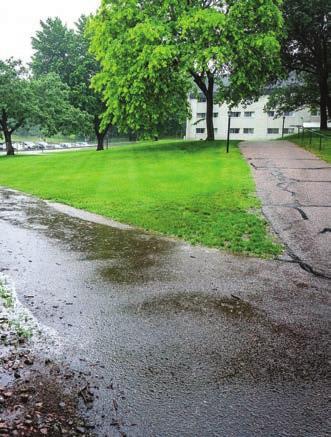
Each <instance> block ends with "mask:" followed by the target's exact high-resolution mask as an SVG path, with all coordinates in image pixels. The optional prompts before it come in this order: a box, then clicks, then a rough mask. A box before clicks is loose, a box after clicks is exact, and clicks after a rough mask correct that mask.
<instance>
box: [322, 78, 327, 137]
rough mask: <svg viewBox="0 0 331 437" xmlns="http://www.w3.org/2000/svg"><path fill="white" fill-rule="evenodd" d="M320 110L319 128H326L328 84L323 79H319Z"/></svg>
mask: <svg viewBox="0 0 331 437" xmlns="http://www.w3.org/2000/svg"><path fill="white" fill-rule="evenodd" d="M320 94H321V100H320V111H321V124H320V129H321V130H326V129H327V128H328V86H327V82H325V81H324V80H323V79H322V80H321V81H320Z"/></svg>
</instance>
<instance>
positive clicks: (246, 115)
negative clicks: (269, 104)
mask: <svg viewBox="0 0 331 437" xmlns="http://www.w3.org/2000/svg"><path fill="white" fill-rule="evenodd" d="M254 114H255V112H254V111H245V112H244V117H247V118H249V117H254Z"/></svg>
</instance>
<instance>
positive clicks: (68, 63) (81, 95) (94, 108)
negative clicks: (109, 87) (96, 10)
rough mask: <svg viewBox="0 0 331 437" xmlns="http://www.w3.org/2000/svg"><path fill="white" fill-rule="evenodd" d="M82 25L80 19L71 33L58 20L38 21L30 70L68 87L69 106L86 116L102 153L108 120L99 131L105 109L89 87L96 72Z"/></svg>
mask: <svg viewBox="0 0 331 437" xmlns="http://www.w3.org/2000/svg"><path fill="white" fill-rule="evenodd" d="M86 22H87V18H86V17H85V16H82V17H80V19H79V21H78V23H77V25H76V28H75V29H74V30H72V29H69V28H68V27H67V26H66V25H65V24H64V23H63V22H62V21H61V20H60V18H48V19H47V20H46V21H41V23H40V24H41V29H40V30H39V31H38V32H37V33H36V35H35V37H34V38H32V47H33V49H34V55H33V57H32V64H31V66H32V71H33V73H34V75H35V77H40V76H42V75H44V74H47V73H50V72H53V73H56V74H58V75H59V76H60V78H61V80H62V81H63V82H64V83H66V84H67V85H68V86H69V89H70V101H71V103H72V104H73V105H74V106H75V107H77V108H79V109H81V110H82V111H84V112H87V113H88V114H90V116H91V117H90V119H91V122H92V125H91V129H93V130H94V133H95V136H96V138H97V150H102V149H103V147H104V139H105V136H106V134H107V132H108V130H109V129H110V127H111V117H110V119H109V120H108V123H106V124H105V125H104V126H103V127H101V114H102V113H103V112H104V111H105V110H106V107H105V104H104V103H103V101H102V99H101V95H100V94H99V93H98V92H96V91H94V90H93V89H92V88H91V86H90V85H91V78H92V77H93V76H94V75H95V74H96V73H97V72H98V71H99V64H98V62H97V61H96V59H95V58H94V56H92V55H91V54H90V53H89V51H88V47H89V40H88V38H87V37H86V36H85V26H86Z"/></svg>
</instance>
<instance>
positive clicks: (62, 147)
mask: <svg viewBox="0 0 331 437" xmlns="http://www.w3.org/2000/svg"><path fill="white" fill-rule="evenodd" d="M60 147H61V149H68V144H67V143H61V144H60Z"/></svg>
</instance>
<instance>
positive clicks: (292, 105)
mask: <svg viewBox="0 0 331 437" xmlns="http://www.w3.org/2000/svg"><path fill="white" fill-rule="evenodd" d="M330 13H331V1H330V0H284V4H283V15H284V23H285V34H284V35H285V37H284V38H283V40H282V50H281V53H282V63H283V69H284V71H283V76H284V77H285V78H287V77H289V76H290V77H291V76H292V77H293V75H294V74H295V76H294V77H295V80H294V81H291V80H287V81H285V82H284V83H283V85H281V86H279V87H276V88H275V90H274V92H273V93H272V95H271V99H270V103H269V107H273V108H276V109H278V112H279V113H281V112H282V111H283V110H295V109H301V108H303V107H305V106H310V107H313V108H316V107H319V109H320V113H321V125H320V127H321V129H326V128H327V120H328V117H329V118H331V78H330V68H331V39H330V38H331V34H330V29H331V27H330V26H331V24H330V23H331V22H330Z"/></svg>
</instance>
